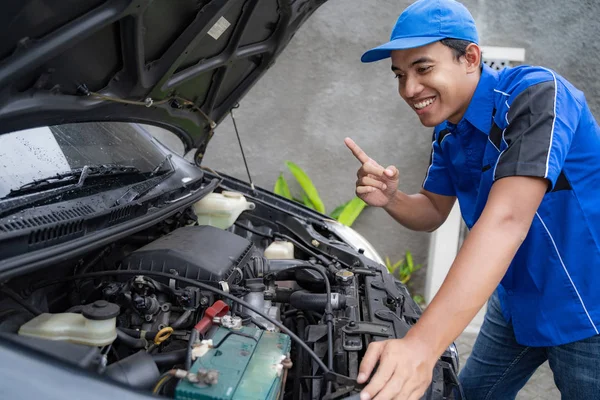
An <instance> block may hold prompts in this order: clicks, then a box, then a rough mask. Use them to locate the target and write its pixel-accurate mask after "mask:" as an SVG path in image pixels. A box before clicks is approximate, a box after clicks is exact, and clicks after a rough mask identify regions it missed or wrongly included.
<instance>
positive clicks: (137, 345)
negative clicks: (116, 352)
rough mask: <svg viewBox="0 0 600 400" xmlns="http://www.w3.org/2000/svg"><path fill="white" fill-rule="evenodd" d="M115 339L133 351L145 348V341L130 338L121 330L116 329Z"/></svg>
mask: <svg viewBox="0 0 600 400" xmlns="http://www.w3.org/2000/svg"><path fill="white" fill-rule="evenodd" d="M117 339H119V341H121V342H122V343H123V344H125V345H127V346H129V347H132V348H134V349H143V348H144V347H146V343H147V341H145V340H144V339H136V338H134V337H132V336H129V335H128V334H126V333H125V332H123V331H122V330H121V329H117Z"/></svg>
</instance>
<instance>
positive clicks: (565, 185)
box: [552, 171, 572, 192]
mask: <svg viewBox="0 0 600 400" xmlns="http://www.w3.org/2000/svg"><path fill="white" fill-rule="evenodd" d="M571 189H572V188H571V182H569V180H568V179H567V177H566V176H565V173H564V172H563V171H560V175H558V178H556V183H555V184H554V189H552V191H553V192H558V191H559V190H571Z"/></svg>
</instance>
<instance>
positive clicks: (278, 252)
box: [265, 240, 294, 260]
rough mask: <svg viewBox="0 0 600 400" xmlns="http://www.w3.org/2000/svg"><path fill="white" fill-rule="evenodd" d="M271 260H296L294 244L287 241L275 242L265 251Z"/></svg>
mask: <svg viewBox="0 0 600 400" xmlns="http://www.w3.org/2000/svg"><path fill="white" fill-rule="evenodd" d="M265 258H268V259H269V260H291V259H293V258H294V244H293V243H292V242H288V241H286V240H275V241H274V242H273V243H271V244H270V245H269V247H267V248H266V249H265Z"/></svg>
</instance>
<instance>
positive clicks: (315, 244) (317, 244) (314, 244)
mask: <svg viewBox="0 0 600 400" xmlns="http://www.w3.org/2000/svg"><path fill="white" fill-rule="evenodd" d="M311 243H312V245H313V246H315V247H319V245H320V244H321V243H319V241H318V240H317V239H313V240H312V242H311Z"/></svg>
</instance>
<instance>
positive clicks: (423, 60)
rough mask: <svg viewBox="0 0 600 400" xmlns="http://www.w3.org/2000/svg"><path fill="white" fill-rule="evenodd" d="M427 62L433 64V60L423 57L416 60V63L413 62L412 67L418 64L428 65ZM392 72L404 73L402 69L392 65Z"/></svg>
mask: <svg viewBox="0 0 600 400" xmlns="http://www.w3.org/2000/svg"><path fill="white" fill-rule="evenodd" d="M426 62H433V59H431V58H429V57H421V58H418V59H416V60H415V61H413V62H412V63H411V64H410V66H411V67H412V66H414V65H417V64H422V63H426ZM392 71H394V72H396V71H402V69H400V68H398V67H396V66H395V65H392Z"/></svg>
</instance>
